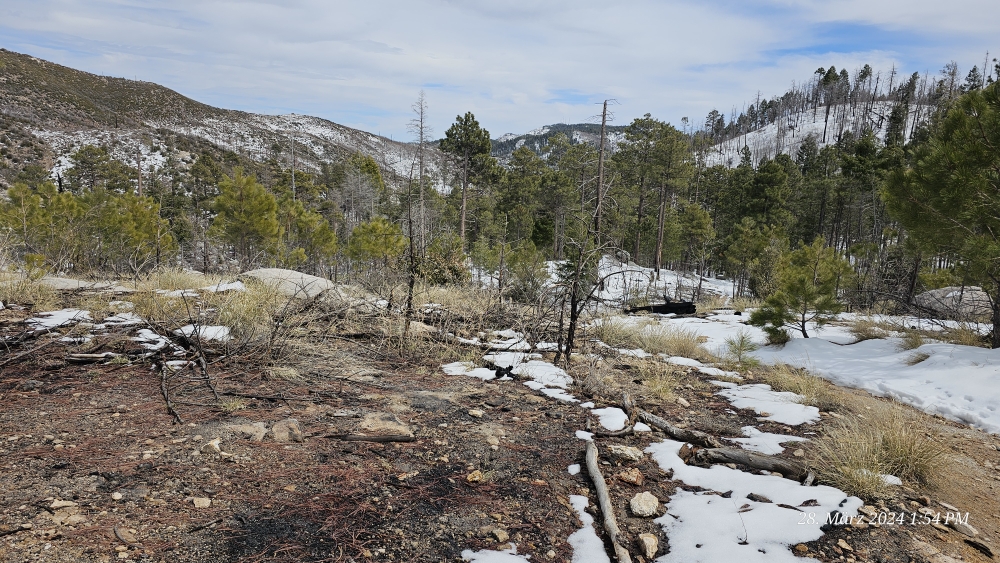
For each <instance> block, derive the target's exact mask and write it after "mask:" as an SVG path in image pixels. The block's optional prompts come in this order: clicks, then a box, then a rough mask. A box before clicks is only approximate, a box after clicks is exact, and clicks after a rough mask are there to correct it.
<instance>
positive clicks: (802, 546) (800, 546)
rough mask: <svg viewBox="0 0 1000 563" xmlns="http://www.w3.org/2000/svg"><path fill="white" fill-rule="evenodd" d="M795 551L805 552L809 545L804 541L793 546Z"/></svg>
mask: <svg viewBox="0 0 1000 563" xmlns="http://www.w3.org/2000/svg"><path fill="white" fill-rule="evenodd" d="M795 551H798V552H799V553H805V552H807V551H809V546H808V545H806V544H804V543H800V544H798V545H796V546H795Z"/></svg>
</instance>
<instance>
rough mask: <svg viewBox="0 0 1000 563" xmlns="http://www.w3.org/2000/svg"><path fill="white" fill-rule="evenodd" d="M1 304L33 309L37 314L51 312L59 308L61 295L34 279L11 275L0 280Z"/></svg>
mask: <svg viewBox="0 0 1000 563" xmlns="http://www.w3.org/2000/svg"><path fill="white" fill-rule="evenodd" d="M0 302H3V303H5V304H11V303H14V304H17V305H22V306H25V307H31V310H32V311H35V312H39V311H51V310H53V309H58V308H59V295H58V293H57V292H56V291H55V290H54V289H52V288H50V287H48V286H45V285H42V284H41V283H39V281H38V280H37V279H35V278H33V277H21V276H16V275H11V276H8V277H7V279H3V278H0Z"/></svg>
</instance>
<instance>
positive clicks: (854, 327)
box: [848, 317, 892, 342]
mask: <svg viewBox="0 0 1000 563" xmlns="http://www.w3.org/2000/svg"><path fill="white" fill-rule="evenodd" d="M848 330H849V331H850V332H851V335H852V336H854V338H855V342H861V341H864V340H876V339H879V338H886V337H888V336H889V335H890V334H891V333H892V331H891V330H887V329H886V326H885V325H884V324H883V323H880V322H878V321H876V320H875V319H873V318H871V317H858V318H857V319H855V320H854V321H853V322H851V325H850V326H849V327H848Z"/></svg>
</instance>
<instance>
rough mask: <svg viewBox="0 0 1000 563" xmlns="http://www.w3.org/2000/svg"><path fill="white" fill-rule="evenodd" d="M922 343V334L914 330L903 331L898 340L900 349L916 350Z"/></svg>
mask: <svg viewBox="0 0 1000 563" xmlns="http://www.w3.org/2000/svg"><path fill="white" fill-rule="evenodd" d="M923 345H924V335H923V334H921V333H920V332H919V331H916V330H906V331H904V332H903V339H902V340H901V341H900V342H899V349H900V350H916V349H917V348H920V347H921V346H923Z"/></svg>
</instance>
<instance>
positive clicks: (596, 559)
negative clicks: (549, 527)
mask: <svg viewBox="0 0 1000 563" xmlns="http://www.w3.org/2000/svg"><path fill="white" fill-rule="evenodd" d="M569 503H570V504H571V505H573V509H574V510H576V515H577V516H578V517H579V518H580V522H582V523H583V527H582V528H580V529H579V530H577V531H575V532H573V533H572V534H570V536H569V537H568V538H566V542H567V543H569V545H570V547H572V548H573V563H611V560H610V559H608V554H607V553H605V551H604V541H603V540H601V538H600V537H598V536H597V532H596V531H595V530H594V517H593V516H591V515H590V514H589V513H587V511H586V508H587V506H588V505H589V504H590V500H589V499H588V498H587V497H585V496H582V495H570V496H569Z"/></svg>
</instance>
